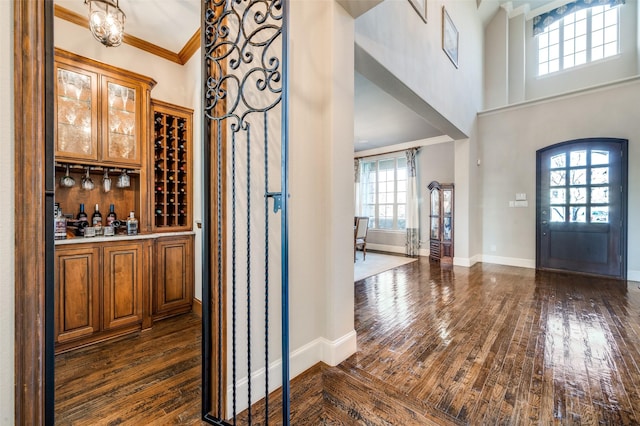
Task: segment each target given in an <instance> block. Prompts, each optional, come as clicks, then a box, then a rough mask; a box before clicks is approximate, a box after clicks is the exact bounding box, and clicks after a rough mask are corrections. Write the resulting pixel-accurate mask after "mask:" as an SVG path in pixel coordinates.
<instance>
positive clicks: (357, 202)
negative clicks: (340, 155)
mask: <svg viewBox="0 0 640 426" xmlns="http://www.w3.org/2000/svg"><path fill="white" fill-rule="evenodd" d="M360 164H361V162H360V159H359V158H354V159H353V182H354V184H353V196H354V200H353V201H354V206H355V212H354V213H355V214H354V215H355V216H360V206H361V204H362V200H361V199H360V197H361V196H360Z"/></svg>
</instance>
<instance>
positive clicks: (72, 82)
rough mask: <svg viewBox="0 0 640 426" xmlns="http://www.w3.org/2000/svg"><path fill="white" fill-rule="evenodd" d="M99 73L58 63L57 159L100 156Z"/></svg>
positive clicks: (96, 157)
mask: <svg viewBox="0 0 640 426" xmlns="http://www.w3.org/2000/svg"><path fill="white" fill-rule="evenodd" d="M97 84H98V76H97V74H96V73H93V72H89V71H86V70H82V69H80V68H77V67H73V66H70V65H67V64H62V63H56V96H55V98H54V99H55V117H56V125H55V127H54V130H55V137H54V140H55V156H56V159H57V160H65V159H66V160H73V161H77V160H78V159H80V160H93V161H95V160H97V159H98V92H97Z"/></svg>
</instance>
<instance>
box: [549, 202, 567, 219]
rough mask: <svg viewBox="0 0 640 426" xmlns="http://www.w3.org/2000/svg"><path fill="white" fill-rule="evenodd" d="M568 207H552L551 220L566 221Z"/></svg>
mask: <svg viewBox="0 0 640 426" xmlns="http://www.w3.org/2000/svg"><path fill="white" fill-rule="evenodd" d="M565 211H566V207H564V206H558V207H552V208H551V222H564V221H565V220H564V217H565Z"/></svg>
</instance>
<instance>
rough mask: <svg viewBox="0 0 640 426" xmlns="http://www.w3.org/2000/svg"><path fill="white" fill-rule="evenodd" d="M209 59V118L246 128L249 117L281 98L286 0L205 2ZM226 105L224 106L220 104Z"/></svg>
mask: <svg viewBox="0 0 640 426" xmlns="http://www.w3.org/2000/svg"><path fill="white" fill-rule="evenodd" d="M205 6H206V9H205V16H204V20H205V22H204V31H205V35H204V37H205V39H204V50H205V52H204V58H205V61H206V66H207V67H208V68H209V69H210V73H209V76H207V79H206V87H205V105H204V114H205V117H207V118H209V119H211V120H224V119H230V121H231V129H232V130H233V131H238V130H240V129H246V126H247V123H246V122H245V120H246V117H247V116H248V115H249V114H251V113H255V112H266V111H269V110H271V109H272V108H274V107H275V106H276V105H278V103H280V101H281V100H282V69H281V66H282V63H281V60H280V57H279V56H280V54H281V51H280V46H281V43H278V42H279V41H281V37H282V26H281V25H277V23H278V21H281V20H282V19H283V0H208V1H205ZM219 103H224V108H216V106H217V105H218V104H219Z"/></svg>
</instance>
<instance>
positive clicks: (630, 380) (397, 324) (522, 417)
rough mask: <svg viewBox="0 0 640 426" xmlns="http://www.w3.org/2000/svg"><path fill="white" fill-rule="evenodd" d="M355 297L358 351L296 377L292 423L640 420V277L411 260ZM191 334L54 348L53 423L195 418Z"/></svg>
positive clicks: (179, 326)
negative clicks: (614, 277) (637, 280)
mask: <svg viewBox="0 0 640 426" xmlns="http://www.w3.org/2000/svg"><path fill="white" fill-rule="evenodd" d="M355 303H356V309H355V311H356V315H355V321H356V323H355V325H356V330H357V332H358V351H357V353H356V354H354V355H353V356H352V357H350V358H349V359H348V360H346V361H345V362H343V363H342V364H340V365H339V366H337V367H328V366H326V365H323V364H319V365H317V366H315V367H314V368H312V369H310V370H308V371H307V372H305V373H304V374H302V375H301V376H299V377H298V378H296V379H294V380H293V383H292V391H291V392H292V393H291V394H292V402H291V419H292V421H291V424H293V425H302V424H308V425H321V424H326V425H430V424H434V425H456V424H469V425H485V424H492V425H493V424H499V425H519V424H520V425H529V424H563V425H565V424H566V425H574V424H575V425H592V424H593V425H596V424H602V425H635V424H640V284H638V283H633V282H627V283H625V282H617V281H611V280H605V279H598V278H586V277H581V276H577V275H569V274H552V273H536V272H535V271H533V270H529V269H521V268H513V267H504V266H497V265H487V264H478V265H475V266H474V267H472V268H458V267H453V268H450V269H444V268H443V269H440V267H439V265H438V264H437V263H430V262H429V261H428V259H426V258H421V259H420V260H419V261H418V262H414V263H411V264H408V265H404V266H401V267H399V268H397V269H395V270H393V271H388V272H384V273H382V274H379V275H377V276H374V277H371V278H367V279H365V280H362V281H360V282H357V283H356V284H355ZM199 341H200V331H199V321H198V318H197V317H196V316H195V315H186V316H182V317H178V318H173V319H169V320H166V321H161V322H158V323H157V324H155V325H154V328H153V329H152V330H151V331H150V332H148V333H143V334H140V335H138V336H132V337H131V338H127V339H123V340H120V341H117V342H110V343H105V344H102V345H99V349H98V347H94V348H85V349H81V350H78V351H74V352H70V353H67V354H62V355H60V356H58V357H57V359H56V379H57V380H56V391H57V396H56V398H57V407H56V413H57V416H58V417H57V422H56V424H200V421H199V420H198V419H199V406H200V394H199V388H198V387H199V385H200V383H199V379H200V368H199V363H200V358H199ZM115 377H118V378H117V379H116V378H115ZM278 398H279V394H278V393H277V392H276V393H274V394H273V395H272V396H271V398H270V416H269V424H280V423H281V422H280V417H281V416H280V414H279V413H278V412H277V401H278ZM261 404H262V402H259V403H257V404H255V405H254V407H253V409H252V424H264V417H263V414H262V411H263V410H262V409H261ZM246 419H247V413H246V412H245V413H242V414H240V415H239V416H238V417H237V419H236V424H239V425H240V424H246Z"/></svg>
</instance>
